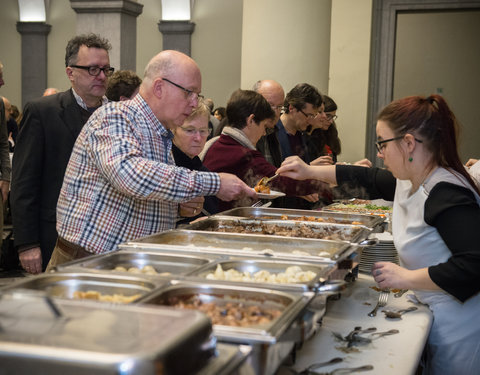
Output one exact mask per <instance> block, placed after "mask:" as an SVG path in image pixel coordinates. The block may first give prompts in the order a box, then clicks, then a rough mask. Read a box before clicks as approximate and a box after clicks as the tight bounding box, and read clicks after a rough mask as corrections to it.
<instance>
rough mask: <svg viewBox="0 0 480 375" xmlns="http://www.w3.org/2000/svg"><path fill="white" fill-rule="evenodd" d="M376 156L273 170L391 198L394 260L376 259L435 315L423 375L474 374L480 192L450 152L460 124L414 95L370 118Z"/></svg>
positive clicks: (479, 323) (478, 363) (378, 275)
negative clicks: (361, 163) (370, 162)
mask: <svg viewBox="0 0 480 375" xmlns="http://www.w3.org/2000/svg"><path fill="white" fill-rule="evenodd" d="M376 130H377V142H376V146H377V149H378V157H380V158H381V159H383V161H384V163H385V166H386V167H387V170H385V169H378V168H361V167H355V166H346V165H345V166H344V165H337V166H315V167H314V166H307V165H306V164H305V163H303V161H301V160H299V159H298V158H296V159H295V158H289V159H286V160H285V161H284V164H283V165H282V166H281V167H280V168H279V169H278V173H280V174H282V175H285V176H290V177H293V178H319V179H321V180H323V181H327V182H330V183H333V184H337V183H339V184H341V183H343V182H346V181H349V182H353V183H356V184H360V185H362V186H363V187H365V188H366V189H367V190H368V191H369V192H370V193H371V194H372V198H384V199H387V200H393V218H392V233H393V239H394V243H395V247H396V248H397V250H398V254H399V257H400V261H401V266H398V265H396V264H394V263H389V262H377V263H375V265H374V266H373V269H372V274H373V276H374V278H375V281H376V282H377V283H378V285H379V286H380V287H381V288H398V289H411V290H413V291H414V293H415V296H416V297H417V299H418V300H419V301H420V302H422V303H425V304H427V305H428V306H429V307H430V310H432V312H433V316H434V321H433V325H432V328H431V330H430V335H429V338H428V343H427V347H426V351H425V353H426V363H425V366H424V374H478V371H479V368H480V356H479V353H480V341H479V339H478V337H479V336H480V283H479V280H480V246H479V242H478V223H480V192H479V189H478V188H477V187H476V185H475V183H474V181H473V180H472V178H471V177H470V176H469V174H468V172H467V171H466V170H465V168H464V166H463V165H462V163H461V161H460V158H459V155H458V151H457V122H456V119H455V116H454V115H453V113H452V112H451V111H450V108H449V107H448V105H447V103H446V102H445V100H444V99H443V98H442V97H441V96H439V95H431V96H429V97H428V98H424V97H420V96H412V97H407V98H404V99H400V100H396V101H394V102H392V103H391V104H389V105H388V106H387V107H385V108H384V109H383V110H382V111H381V112H380V114H379V116H378V119H377V129H376Z"/></svg>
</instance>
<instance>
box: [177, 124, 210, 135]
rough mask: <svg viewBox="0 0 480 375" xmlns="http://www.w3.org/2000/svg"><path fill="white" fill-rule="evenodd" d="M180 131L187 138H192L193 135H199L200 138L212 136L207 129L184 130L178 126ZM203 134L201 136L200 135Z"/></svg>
mask: <svg viewBox="0 0 480 375" xmlns="http://www.w3.org/2000/svg"><path fill="white" fill-rule="evenodd" d="M180 129H182V130H183V131H184V132H185V133H186V134H187V135H188V136H189V137H193V136H194V135H195V134H197V133H198V134H199V135H200V136H201V137H208V136H209V135H210V134H212V129H210V128H207V129H206V130H205V129H196V128H193V127H192V128H184V127H183V126H180ZM202 133H203V134H202Z"/></svg>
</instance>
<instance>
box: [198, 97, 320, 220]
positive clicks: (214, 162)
mask: <svg viewBox="0 0 480 375" xmlns="http://www.w3.org/2000/svg"><path fill="white" fill-rule="evenodd" d="M226 112H227V118H228V126H226V127H225V128H224V129H223V131H222V135H221V136H220V137H219V138H218V139H217V140H216V141H215V142H212V143H211V144H210V148H208V150H206V151H205V150H204V152H205V156H204V159H203V163H204V165H205V166H206V167H207V168H208V169H209V170H211V171H214V172H229V173H233V174H235V175H237V176H238V177H239V178H240V179H242V180H243V181H244V182H245V183H246V184H248V185H250V186H254V185H255V184H256V183H257V182H258V181H259V180H260V179H261V178H262V177H265V176H267V177H271V176H274V175H275V173H276V170H277V168H276V167H275V166H273V165H272V164H270V163H269V162H268V161H267V160H266V159H265V157H264V156H263V155H262V154H261V153H260V152H259V151H257V150H256V148H255V145H256V144H257V142H258V140H259V139H260V137H261V136H262V135H264V134H265V125H266V124H267V123H268V122H269V121H273V120H274V119H275V113H274V112H273V110H272V108H271V106H270V104H269V103H268V102H267V100H266V99H265V98H264V97H263V96H262V95H260V94H259V93H257V92H255V91H251V90H237V91H235V92H234V93H233V94H232V96H231V98H230V100H229V102H228V104H227V109H226ZM270 186H271V188H272V189H273V190H279V191H282V192H284V193H285V194H286V195H287V196H303V195H309V194H315V193H321V192H323V190H324V189H325V190H329V188H328V186H327V185H326V184H323V183H319V182H317V181H314V180H309V181H296V180H293V179H291V178H288V177H278V178H276V179H274V180H272V181H271V182H270ZM251 203H252V201H251V199H249V198H248V199H245V200H242V201H235V202H220V209H221V210H222V211H223V210H226V209H229V208H232V207H236V206H246V205H250V204H251Z"/></svg>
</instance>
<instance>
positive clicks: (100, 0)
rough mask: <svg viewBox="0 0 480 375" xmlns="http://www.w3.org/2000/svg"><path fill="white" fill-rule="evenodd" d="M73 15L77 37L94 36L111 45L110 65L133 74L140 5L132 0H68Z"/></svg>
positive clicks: (141, 6) (135, 63) (141, 8)
mask: <svg viewBox="0 0 480 375" xmlns="http://www.w3.org/2000/svg"><path fill="white" fill-rule="evenodd" d="M70 5H71V6H72V9H73V10H74V11H75V12H76V13H77V34H78V35H79V34H87V33H95V34H99V35H101V36H102V37H104V38H107V39H108V40H109V42H110V43H111V45H112V50H111V51H110V65H111V66H113V67H114V68H115V69H116V70H120V69H130V70H133V71H136V65H137V60H136V56H137V17H138V16H139V15H140V14H141V13H142V10H143V4H139V3H138V2H136V1H133V0H70Z"/></svg>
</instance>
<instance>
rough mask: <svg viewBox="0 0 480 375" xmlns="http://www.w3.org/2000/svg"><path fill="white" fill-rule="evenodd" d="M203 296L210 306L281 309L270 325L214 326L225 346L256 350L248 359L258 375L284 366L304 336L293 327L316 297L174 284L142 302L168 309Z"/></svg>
mask: <svg viewBox="0 0 480 375" xmlns="http://www.w3.org/2000/svg"><path fill="white" fill-rule="evenodd" d="M198 295H200V296H201V298H202V300H203V301H205V302H206V303H210V302H213V303H215V304H218V305H221V306H223V305H225V304H226V303H227V302H231V301H236V302H238V301H241V302H243V303H244V304H247V305H250V304H253V305H255V306H260V307H265V308H277V309H279V310H280V311H281V315H280V316H279V317H277V318H276V319H274V320H272V321H271V322H270V323H269V324H264V325H258V326H248V327H232V326H226V325H214V326H213V332H214V334H215V336H216V337H217V338H218V340H219V341H221V342H227V343H236V344H246V345H250V346H251V347H252V352H251V354H250V356H249V358H248V359H247V363H248V364H249V365H250V366H251V368H252V369H253V371H254V374H256V375H270V374H274V373H275V371H276V370H277V369H278V367H279V366H280V364H281V363H282V362H283V361H284V360H285V359H286V357H287V356H288V355H289V354H290V352H291V351H292V349H293V348H294V345H295V342H296V341H297V339H298V338H299V337H301V336H302V335H303V333H302V332H300V331H301V330H302V329H304V326H303V325H301V324H293V323H294V322H296V321H298V320H299V319H302V316H303V313H304V311H306V306H307V305H308V303H309V302H310V301H311V300H312V298H313V296H314V294H313V293H311V292H307V293H296V292H283V291H278V290H271V289H265V288H251V287H247V286H239V285H232V286H228V285H222V284H219V283H214V282H208V283H203V284H198V282H194V281H186V280H183V281H175V280H174V281H172V283H171V285H169V286H167V287H164V288H162V289H160V290H158V291H155V292H153V293H151V294H150V295H148V296H145V297H144V298H142V299H141V301H139V302H141V303H148V304H155V305H165V304H166V305H168V304H169V303H168V300H169V298H187V299H188V298H190V297H192V296H198Z"/></svg>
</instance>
